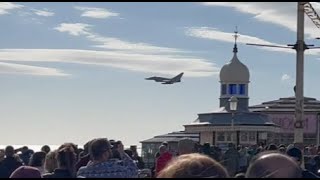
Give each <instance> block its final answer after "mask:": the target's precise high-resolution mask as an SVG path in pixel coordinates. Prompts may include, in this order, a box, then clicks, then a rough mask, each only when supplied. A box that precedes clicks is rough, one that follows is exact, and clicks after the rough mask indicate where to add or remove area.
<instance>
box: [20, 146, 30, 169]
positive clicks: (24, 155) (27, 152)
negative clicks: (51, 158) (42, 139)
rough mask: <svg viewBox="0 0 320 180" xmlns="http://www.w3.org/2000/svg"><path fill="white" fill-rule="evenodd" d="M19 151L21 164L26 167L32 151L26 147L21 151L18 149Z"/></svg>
mask: <svg viewBox="0 0 320 180" xmlns="http://www.w3.org/2000/svg"><path fill="white" fill-rule="evenodd" d="M19 151H21V154H19V157H20V159H21V160H22V162H23V164H24V165H28V164H29V161H30V158H31V156H32V154H33V150H31V149H29V148H28V146H23V147H22V148H21V149H19Z"/></svg>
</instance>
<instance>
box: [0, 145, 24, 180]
mask: <svg viewBox="0 0 320 180" xmlns="http://www.w3.org/2000/svg"><path fill="white" fill-rule="evenodd" d="M5 155H6V157H5V158H4V160H2V161H1V162H0V178H9V177H10V175H11V173H12V172H13V171H14V170H16V169H17V168H18V167H20V166H22V165H23V164H22V162H21V161H19V160H18V159H17V158H16V157H15V151H14V148H13V147H12V146H7V147H6V148H5Z"/></svg>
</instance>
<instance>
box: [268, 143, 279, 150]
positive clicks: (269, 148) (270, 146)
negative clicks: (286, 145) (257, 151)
mask: <svg viewBox="0 0 320 180" xmlns="http://www.w3.org/2000/svg"><path fill="white" fill-rule="evenodd" d="M267 150H268V151H276V150H278V147H277V146H276V145H275V144H270V145H269V146H268V148H267Z"/></svg>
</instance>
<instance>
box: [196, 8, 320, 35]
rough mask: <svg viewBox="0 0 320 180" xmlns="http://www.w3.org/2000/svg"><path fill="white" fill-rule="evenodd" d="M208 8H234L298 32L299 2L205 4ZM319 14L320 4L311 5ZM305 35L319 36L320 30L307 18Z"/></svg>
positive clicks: (259, 19)
mask: <svg viewBox="0 0 320 180" xmlns="http://www.w3.org/2000/svg"><path fill="white" fill-rule="evenodd" d="M202 4H203V5H206V6H221V7H230V8H234V9H236V10H237V11H239V12H241V13H245V14H251V15H253V18H254V19H256V20H258V21H262V22H268V23H272V24H276V25H278V26H281V27H285V28H287V29H289V30H291V31H293V32H296V31H297V2H203V3H202ZM311 4H312V5H313V7H314V9H315V10H316V11H317V12H320V3H316V2H312V3H311ZM305 33H306V35H307V37H308V38H315V37H318V36H319V29H318V28H316V26H315V25H314V24H313V23H312V21H311V20H309V18H308V17H307V16H306V22H305Z"/></svg>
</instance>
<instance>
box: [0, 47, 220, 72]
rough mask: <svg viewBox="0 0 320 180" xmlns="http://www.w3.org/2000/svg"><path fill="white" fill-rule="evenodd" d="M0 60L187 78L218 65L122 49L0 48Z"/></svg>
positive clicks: (215, 70) (214, 69) (197, 59)
mask: <svg viewBox="0 0 320 180" xmlns="http://www.w3.org/2000/svg"><path fill="white" fill-rule="evenodd" d="M0 60H6V61H19V62H23V61H26V62H44V61H46V62H61V63H64V62H67V63H78V64H88V65H98V66H107V67H115V68H121V69H126V70H131V71H138V72H150V73H159V74H167V75H175V74H177V73H179V72H185V75H186V76H189V77H202V76H211V75H217V74H218V73H219V68H217V67H216V65H215V64H214V63H212V62H208V61H207V60H205V59H201V58H194V57H187V56H179V55H157V56H155V55H148V54H133V53H126V52H124V51H90V50H76V49H0Z"/></svg>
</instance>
